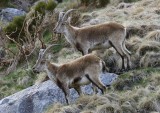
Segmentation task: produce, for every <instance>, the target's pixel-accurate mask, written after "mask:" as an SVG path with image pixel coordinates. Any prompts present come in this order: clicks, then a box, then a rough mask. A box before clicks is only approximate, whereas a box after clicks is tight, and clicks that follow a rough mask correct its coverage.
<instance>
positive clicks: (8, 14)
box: [0, 8, 26, 22]
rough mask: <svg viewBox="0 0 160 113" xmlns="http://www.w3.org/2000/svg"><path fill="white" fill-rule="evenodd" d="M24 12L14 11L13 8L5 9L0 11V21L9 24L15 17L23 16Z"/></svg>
mask: <svg viewBox="0 0 160 113" xmlns="http://www.w3.org/2000/svg"><path fill="white" fill-rule="evenodd" d="M25 14H26V12H25V11H22V10H19V9H15V8H5V9H2V10H1V11H0V20H1V21H7V22H10V21H12V20H13V18H14V17H15V16H22V15H25Z"/></svg>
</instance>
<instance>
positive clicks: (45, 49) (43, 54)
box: [43, 44, 60, 55]
mask: <svg viewBox="0 0 160 113" xmlns="http://www.w3.org/2000/svg"><path fill="white" fill-rule="evenodd" d="M57 45H60V44H52V45H50V46H48V47H47V48H46V49H45V51H44V52H43V55H45V54H46V52H47V51H48V50H49V49H50V48H51V47H53V46H57Z"/></svg>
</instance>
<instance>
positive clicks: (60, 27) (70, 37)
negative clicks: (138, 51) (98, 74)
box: [54, 9, 131, 69]
mask: <svg viewBox="0 0 160 113" xmlns="http://www.w3.org/2000/svg"><path fill="white" fill-rule="evenodd" d="M72 11H74V9H71V10H68V11H67V12H66V13H64V12H60V13H59V19H58V22H57V25H56V26H55V28H54V32H55V33H62V34H64V36H65V38H66V39H67V41H68V42H69V43H70V44H71V46H72V47H74V48H76V49H77V50H79V51H80V52H82V54H83V55H85V54H88V53H89V52H91V51H92V50H94V49H101V48H106V49H107V48H110V47H114V48H115V50H116V51H117V52H118V54H119V55H120V56H121V58H122V69H125V65H124V58H125V57H127V67H128V68H130V66H131V61H130V54H131V53H130V52H129V51H128V50H127V48H126V46H125V37H126V28H125V27H124V26H122V25H120V24H118V23H104V24H99V25H93V26H88V27H82V28H78V27H73V26H72V25H71V24H70V20H71V17H69V18H68V19H67V17H68V15H69V14H70V13H71V12H72Z"/></svg>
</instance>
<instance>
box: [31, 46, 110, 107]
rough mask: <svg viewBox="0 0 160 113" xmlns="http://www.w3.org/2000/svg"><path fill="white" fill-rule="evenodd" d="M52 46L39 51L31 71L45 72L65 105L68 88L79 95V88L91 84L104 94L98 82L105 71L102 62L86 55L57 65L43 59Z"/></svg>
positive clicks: (93, 56)
mask: <svg viewBox="0 0 160 113" xmlns="http://www.w3.org/2000/svg"><path fill="white" fill-rule="evenodd" d="M54 45H55V44H54ZM52 46H53V45H51V46H48V47H47V48H46V50H45V49H41V50H40V52H39V57H38V60H37V61H36V64H35V65H34V66H33V71H34V72H41V71H46V72H47V75H48V77H49V78H50V79H51V80H52V81H53V82H54V83H56V84H57V86H58V87H59V88H61V89H62V91H63V92H64V94H65V99H66V102H67V104H69V89H70V88H74V89H75V90H76V91H77V92H78V94H79V95H81V94H82V91H81V87H80V86H82V85H87V84H89V83H92V84H93V85H94V86H96V87H97V88H99V89H100V90H101V91H102V93H104V91H105V89H106V87H105V85H103V83H102V82H101V81H100V74H101V72H102V71H105V70H106V69H107V68H106V67H105V63H104V61H102V60H101V59H100V58H99V57H97V56H95V55H92V54H88V55H85V56H82V57H80V58H78V59H76V60H74V61H71V62H69V63H65V64H63V65H57V64H54V63H51V62H50V61H48V60H46V59H45V54H46V51H47V50H48V49H49V48H50V47H52Z"/></svg>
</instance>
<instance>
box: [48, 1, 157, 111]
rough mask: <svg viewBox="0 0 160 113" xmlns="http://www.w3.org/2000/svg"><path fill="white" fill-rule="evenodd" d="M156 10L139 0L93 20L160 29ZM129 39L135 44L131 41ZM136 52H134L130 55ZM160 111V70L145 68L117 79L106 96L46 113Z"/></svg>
mask: <svg viewBox="0 0 160 113" xmlns="http://www.w3.org/2000/svg"><path fill="white" fill-rule="evenodd" d="M159 6H160V1H158V0H155V1H153V0H142V1H140V2H137V3H134V4H133V6H132V7H130V8H124V9H115V7H113V6H109V7H107V8H103V9H98V10H96V11H95V12H96V13H97V15H98V16H96V18H97V19H99V20H100V21H101V22H106V21H116V22H119V23H122V24H124V25H143V24H146V25H150V24H151V25H152V24H153V25H154V24H155V25H160V22H159V19H158V18H159V15H157V14H156V13H155V11H156V10H158V9H159V8H158V7H159ZM86 14H87V15H90V14H91V13H85V15H86ZM144 22H145V23H144ZM85 25H88V23H85ZM85 25H84V26H85ZM141 38H143V37H141ZM132 39H133V40H134V37H133V38H132ZM132 39H131V40H132ZM142 42H143V41H142ZM144 43H145V42H144ZM135 52H136V51H135V50H133V53H135ZM158 52H159V51H158ZM159 107H160V68H159V67H157V68H153V67H150V68H149V67H146V68H137V69H135V70H131V71H129V72H126V73H124V74H122V75H120V77H119V78H118V80H117V81H116V82H115V83H114V84H113V85H112V88H111V89H108V91H107V93H106V94H105V95H90V96H88V95H86V96H83V97H80V98H79V99H78V100H77V101H76V102H75V103H72V104H71V105H69V106H67V105H62V104H60V103H57V104H54V105H53V106H51V107H50V108H49V109H48V111H46V113H68V112H69V113H79V112H81V113H95V112H96V113H114V112H115V113H121V112H123V113H136V112H140V113H145V112H160V109H159Z"/></svg>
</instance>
